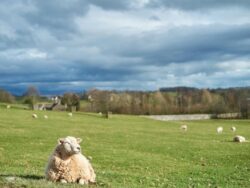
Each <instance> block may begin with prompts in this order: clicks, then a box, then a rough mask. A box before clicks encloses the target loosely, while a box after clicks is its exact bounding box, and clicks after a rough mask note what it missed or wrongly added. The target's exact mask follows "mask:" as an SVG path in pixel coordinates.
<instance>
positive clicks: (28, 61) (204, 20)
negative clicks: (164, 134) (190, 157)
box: [0, 0, 250, 94]
mask: <svg viewBox="0 0 250 188" xmlns="http://www.w3.org/2000/svg"><path fill="white" fill-rule="evenodd" d="M29 85H33V86H36V87H38V88H39V90H40V91H41V93H43V94H49V93H50V94H52V93H62V92H64V91H81V90H83V89H89V88H94V87H95V88H100V89H118V90H122V89H130V90H135V89H136V90H155V89H158V88H160V87H173V86H192V87H199V88H207V87H211V88H217V87H233V86H237V87H239V86H250V1H249V0H202V1H201V0H185V1H183V0H1V1H0V87H1V88H5V89H8V90H9V91H12V92H14V93H21V92H23V91H24V90H25V89H26V88H27V86H29Z"/></svg>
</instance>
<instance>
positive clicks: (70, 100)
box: [61, 93, 80, 112]
mask: <svg viewBox="0 0 250 188" xmlns="http://www.w3.org/2000/svg"><path fill="white" fill-rule="evenodd" d="M61 103H62V105H65V104H66V105H67V108H68V111H71V112H72V110H73V109H72V107H73V106H75V108H76V111H79V110H80V97H79V96H78V95H77V94H75V93H65V94H64V95H63V97H62V100H61Z"/></svg>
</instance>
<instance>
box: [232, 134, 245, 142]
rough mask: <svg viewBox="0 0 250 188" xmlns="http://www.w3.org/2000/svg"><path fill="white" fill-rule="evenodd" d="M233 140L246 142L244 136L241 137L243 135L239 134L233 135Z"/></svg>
mask: <svg viewBox="0 0 250 188" xmlns="http://www.w3.org/2000/svg"><path fill="white" fill-rule="evenodd" d="M233 141H234V142H240V143H242V142H247V141H246V138H245V137H243V136H240V135H237V136H235V137H234V138H233Z"/></svg>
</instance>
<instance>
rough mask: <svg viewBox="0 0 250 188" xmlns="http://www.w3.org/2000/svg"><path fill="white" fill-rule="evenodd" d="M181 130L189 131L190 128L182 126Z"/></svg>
mask: <svg viewBox="0 0 250 188" xmlns="http://www.w3.org/2000/svg"><path fill="white" fill-rule="evenodd" d="M180 128H181V130H183V131H187V128H188V127H187V125H182V126H181V127H180Z"/></svg>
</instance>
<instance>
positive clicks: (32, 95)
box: [23, 86, 40, 110]
mask: <svg viewBox="0 0 250 188" xmlns="http://www.w3.org/2000/svg"><path fill="white" fill-rule="evenodd" d="M23 96H24V103H25V104H29V105H30V107H31V108H32V109H33V110H34V107H35V104H36V103H37V101H38V100H39V98H40V94H39V91H38V89H37V88H36V87H34V86H29V87H28V89H27V91H26V92H25V93H24V94H23Z"/></svg>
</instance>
